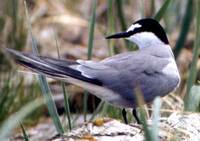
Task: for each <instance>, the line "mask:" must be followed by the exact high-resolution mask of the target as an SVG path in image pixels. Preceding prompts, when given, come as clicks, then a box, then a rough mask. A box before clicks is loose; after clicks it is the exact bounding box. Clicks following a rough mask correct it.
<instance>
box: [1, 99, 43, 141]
mask: <svg viewBox="0 0 200 141" xmlns="http://www.w3.org/2000/svg"><path fill="white" fill-rule="evenodd" d="M43 104H44V100H43V99H36V100H34V101H32V102H29V103H28V104H26V105H25V106H24V107H22V108H21V109H20V110H19V111H18V112H16V113H14V114H12V115H11V116H10V117H9V118H8V119H7V120H6V121H5V122H3V124H2V125H1V127H0V140H1V141H3V140H5V139H6V138H8V136H9V135H10V133H11V131H12V130H13V129H14V128H16V127H17V126H18V125H19V123H20V121H22V120H23V119H24V118H25V117H26V116H28V115H29V114H30V113H32V112H33V111H34V110H36V109H37V108H39V107H40V106H42V105H43Z"/></svg>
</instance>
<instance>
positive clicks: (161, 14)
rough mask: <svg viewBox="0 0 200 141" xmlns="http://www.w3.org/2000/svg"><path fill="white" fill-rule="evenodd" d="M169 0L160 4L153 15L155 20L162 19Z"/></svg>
mask: <svg viewBox="0 0 200 141" xmlns="http://www.w3.org/2000/svg"><path fill="white" fill-rule="evenodd" d="M171 1H172V0H165V3H164V4H163V5H162V7H161V8H160V10H159V11H158V12H157V13H156V15H155V16H154V19H155V20H157V21H160V20H161V19H162V17H163V15H164V14H165V13H166V11H167V8H168V7H169V5H170V3H171Z"/></svg>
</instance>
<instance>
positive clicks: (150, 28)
mask: <svg viewBox="0 0 200 141" xmlns="http://www.w3.org/2000/svg"><path fill="white" fill-rule="evenodd" d="M116 38H125V39H128V40H130V41H131V42H134V43H136V44H137V45H138V47H139V48H140V49H141V48H144V47H148V46H151V45H158V44H166V45H168V44H169V42H168V39H167V35H166V33H165V31H164V29H163V28H162V26H161V25H160V24H159V23H158V22H157V21H156V20H154V19H151V18H146V19H141V20H138V21H136V22H135V23H133V24H132V25H131V26H130V27H129V28H128V29H127V31H125V32H120V33H116V34H113V35H110V36H107V37H106V39H116Z"/></svg>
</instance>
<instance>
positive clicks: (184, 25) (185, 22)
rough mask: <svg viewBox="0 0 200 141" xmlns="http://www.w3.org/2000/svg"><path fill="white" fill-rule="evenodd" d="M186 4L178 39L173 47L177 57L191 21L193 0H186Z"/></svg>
mask: <svg viewBox="0 0 200 141" xmlns="http://www.w3.org/2000/svg"><path fill="white" fill-rule="evenodd" d="M186 6H187V8H186V11H185V15H184V18H183V23H182V27H181V32H180V34H179V37H178V41H177V42H176V45H175V48H174V50H173V52H174V56H175V58H177V57H178V55H179V54H180V52H181V49H182V48H183V47H184V43H185V40H186V37H187V35H188V32H189V28H190V25H191V23H192V15H193V0H188V2H187V5H186Z"/></svg>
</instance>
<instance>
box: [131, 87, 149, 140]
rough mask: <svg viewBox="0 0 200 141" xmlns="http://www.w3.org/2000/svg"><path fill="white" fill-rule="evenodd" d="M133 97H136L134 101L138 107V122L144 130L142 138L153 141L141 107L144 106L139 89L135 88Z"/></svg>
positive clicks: (144, 112)
mask: <svg viewBox="0 0 200 141" xmlns="http://www.w3.org/2000/svg"><path fill="white" fill-rule="evenodd" d="M134 94H135V95H134V96H135V97H136V101H137V105H138V107H139V108H138V113H139V120H140V122H141V124H142V126H143V129H144V136H145V139H146V141H153V137H152V132H151V130H150V129H149V127H148V123H147V115H146V111H145V109H144V107H143V105H144V103H145V102H144V98H143V96H142V92H141V90H140V89H139V87H137V88H136V89H135V91H134Z"/></svg>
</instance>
